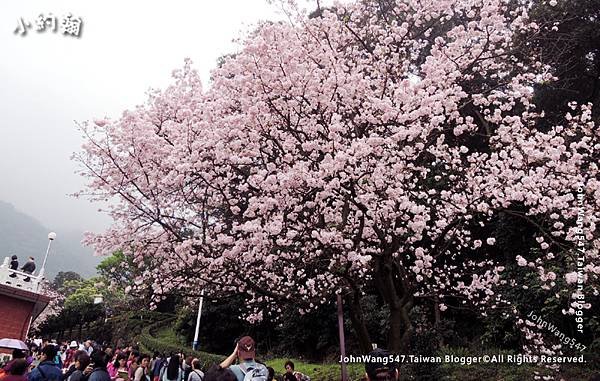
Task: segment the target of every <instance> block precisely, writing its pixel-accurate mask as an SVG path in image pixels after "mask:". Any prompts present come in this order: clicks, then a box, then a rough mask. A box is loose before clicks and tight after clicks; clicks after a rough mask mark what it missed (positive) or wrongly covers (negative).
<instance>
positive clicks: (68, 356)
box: [63, 340, 79, 369]
mask: <svg viewBox="0 0 600 381" xmlns="http://www.w3.org/2000/svg"><path fill="white" fill-rule="evenodd" d="M78 347H79V345H78V344H77V341H75V340H73V341H71V343H70V344H69V348H68V349H67V350H66V352H65V361H64V362H63V368H67V369H69V367H70V366H71V364H72V363H73V362H74V361H75V353H77V348H78Z"/></svg>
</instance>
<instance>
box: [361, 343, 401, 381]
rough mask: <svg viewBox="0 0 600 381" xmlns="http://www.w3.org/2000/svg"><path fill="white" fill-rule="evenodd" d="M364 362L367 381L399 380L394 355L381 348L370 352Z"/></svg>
mask: <svg viewBox="0 0 600 381" xmlns="http://www.w3.org/2000/svg"><path fill="white" fill-rule="evenodd" d="M367 358H368V360H367V361H365V372H366V373H367V381H394V380H399V379H400V374H399V373H398V363H397V362H396V361H393V360H394V355H393V354H392V353H390V352H389V351H387V350H385V349H383V348H377V349H374V350H372V351H371V352H370V353H369V355H368V357H367Z"/></svg>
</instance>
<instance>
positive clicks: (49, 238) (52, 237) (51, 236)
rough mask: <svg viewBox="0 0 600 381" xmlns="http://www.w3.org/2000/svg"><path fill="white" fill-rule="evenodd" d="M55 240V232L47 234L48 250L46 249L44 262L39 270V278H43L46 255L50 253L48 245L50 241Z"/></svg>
mask: <svg viewBox="0 0 600 381" xmlns="http://www.w3.org/2000/svg"><path fill="white" fill-rule="evenodd" d="M55 239H56V233H55V232H50V233H48V248H47V249H46V255H45V256H44V262H42V268H41V269H40V274H39V276H40V277H43V276H44V270H45V269H46V261H47V260H48V253H50V245H51V244H52V241H54V240H55Z"/></svg>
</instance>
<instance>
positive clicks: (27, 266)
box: [21, 257, 35, 282]
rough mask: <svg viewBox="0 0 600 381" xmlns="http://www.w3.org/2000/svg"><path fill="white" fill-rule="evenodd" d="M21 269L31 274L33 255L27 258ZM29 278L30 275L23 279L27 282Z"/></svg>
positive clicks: (33, 261)
mask: <svg viewBox="0 0 600 381" xmlns="http://www.w3.org/2000/svg"><path fill="white" fill-rule="evenodd" d="M21 271H23V272H24V273H27V274H33V272H34V271H35V259H34V258H33V257H29V260H28V261H27V262H26V263H25V264H24V265H23V267H21ZM30 280H31V278H30V277H27V278H25V279H24V281H25V282H29V281H30Z"/></svg>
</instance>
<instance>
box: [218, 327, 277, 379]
mask: <svg viewBox="0 0 600 381" xmlns="http://www.w3.org/2000/svg"><path fill="white" fill-rule="evenodd" d="M236 358H237V359H239V364H238V365H233V363H234V361H235V360H236ZM219 366H220V367H221V368H229V369H230V370H231V371H232V372H233V373H234V374H235V376H236V377H237V380H238V381H244V377H245V376H246V374H247V373H249V372H251V374H252V376H253V377H254V378H253V379H254V380H261V381H266V380H267V377H268V375H269V372H268V370H267V367H266V366H264V365H263V364H260V363H258V362H256V342H255V341H254V339H253V338H252V337H250V336H244V337H242V338H241V339H240V340H239V341H238V342H237V345H236V346H235V349H234V350H233V353H231V354H230V355H229V357H227V358H226V359H225V360H223V362H221V364H220V365H219Z"/></svg>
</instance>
